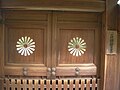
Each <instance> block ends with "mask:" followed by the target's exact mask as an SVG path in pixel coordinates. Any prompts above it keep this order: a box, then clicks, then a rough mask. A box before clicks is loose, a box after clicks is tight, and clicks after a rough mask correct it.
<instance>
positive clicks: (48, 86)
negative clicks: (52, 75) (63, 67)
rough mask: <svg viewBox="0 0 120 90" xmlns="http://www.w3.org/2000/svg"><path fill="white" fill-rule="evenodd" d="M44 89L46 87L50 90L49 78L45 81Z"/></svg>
mask: <svg viewBox="0 0 120 90" xmlns="http://www.w3.org/2000/svg"><path fill="white" fill-rule="evenodd" d="M46 89H47V90H50V80H47V81H46Z"/></svg>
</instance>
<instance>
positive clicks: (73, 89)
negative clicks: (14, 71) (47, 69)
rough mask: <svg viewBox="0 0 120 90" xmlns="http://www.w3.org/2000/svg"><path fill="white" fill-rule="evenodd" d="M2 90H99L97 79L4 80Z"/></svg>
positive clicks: (98, 80)
mask: <svg viewBox="0 0 120 90" xmlns="http://www.w3.org/2000/svg"><path fill="white" fill-rule="evenodd" d="M2 83H3V86H2V88H3V90H14V89H15V90H67V89H69V90H79V89H80V90H99V88H100V79H98V78H89V77H86V78H74V79H69V78H68V79H54V80H49V79H40V78H4V79H3V81H2Z"/></svg>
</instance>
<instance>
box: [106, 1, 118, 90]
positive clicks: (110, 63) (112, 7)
mask: <svg viewBox="0 0 120 90" xmlns="http://www.w3.org/2000/svg"><path fill="white" fill-rule="evenodd" d="M117 17H118V12H117V0H106V20H105V21H106V31H109V30H112V31H117V30H118V28H117ZM118 39H119V37H118ZM118 43H119V41H118ZM119 47H120V46H119V44H118V48H119ZM118 55H119V53H117V54H116V55H105V73H104V90H119V85H120V84H119V81H118V78H119V77H118V74H119V73H118V71H119V59H118Z"/></svg>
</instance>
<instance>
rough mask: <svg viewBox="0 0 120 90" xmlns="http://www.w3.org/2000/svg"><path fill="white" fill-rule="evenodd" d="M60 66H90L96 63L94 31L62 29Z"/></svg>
mask: <svg viewBox="0 0 120 90" xmlns="http://www.w3.org/2000/svg"><path fill="white" fill-rule="evenodd" d="M59 31H60V39H59V40H60V42H59V47H60V48H59V50H60V53H59V57H60V59H59V62H58V63H59V64H89V63H93V61H94V52H95V50H94V47H95V46H94V45H95V39H94V37H95V32H94V29H60V30H59Z"/></svg>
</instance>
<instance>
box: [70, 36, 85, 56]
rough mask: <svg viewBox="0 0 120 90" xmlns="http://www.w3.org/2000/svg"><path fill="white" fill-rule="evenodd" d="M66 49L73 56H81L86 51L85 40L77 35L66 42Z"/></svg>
mask: <svg viewBox="0 0 120 90" xmlns="http://www.w3.org/2000/svg"><path fill="white" fill-rule="evenodd" d="M68 51H69V52H70V54H72V55H73V56H77V57H78V56H81V55H82V54H84V53H85V51H86V42H85V41H84V40H83V39H82V38H79V37H75V38H73V39H71V40H70V42H69V43H68Z"/></svg>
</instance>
